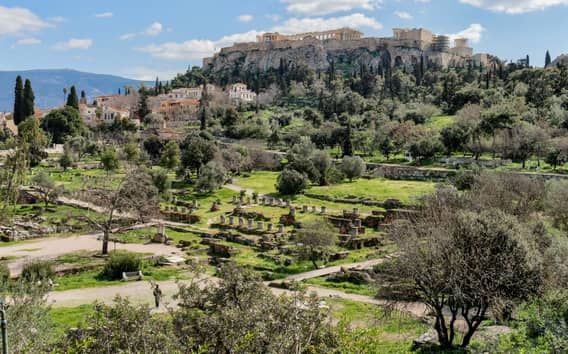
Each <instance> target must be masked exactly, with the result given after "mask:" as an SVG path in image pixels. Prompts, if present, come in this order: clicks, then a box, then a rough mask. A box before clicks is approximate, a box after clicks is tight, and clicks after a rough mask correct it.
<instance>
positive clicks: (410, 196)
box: [309, 178, 435, 203]
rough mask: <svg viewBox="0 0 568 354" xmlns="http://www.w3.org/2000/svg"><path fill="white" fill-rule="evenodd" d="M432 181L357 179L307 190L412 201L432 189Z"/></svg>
mask: <svg viewBox="0 0 568 354" xmlns="http://www.w3.org/2000/svg"><path fill="white" fill-rule="evenodd" d="M434 185H435V184H434V183H432V182H416V181H392V180H387V179H379V178H374V179H359V180H356V181H353V182H351V183H348V182H346V183H342V184H337V185H333V186H326V187H312V188H311V189H310V190H309V192H310V193H315V194H324V195H328V196H331V197H335V198H345V197H350V196H353V197H358V198H369V199H373V200H378V201H383V200H386V199H390V198H394V199H398V200H400V201H402V202H403V203H413V202H415V201H416V199H417V198H418V197H420V196H423V195H425V194H428V193H431V192H433V191H434Z"/></svg>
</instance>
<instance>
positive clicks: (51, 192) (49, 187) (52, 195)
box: [32, 171, 63, 208]
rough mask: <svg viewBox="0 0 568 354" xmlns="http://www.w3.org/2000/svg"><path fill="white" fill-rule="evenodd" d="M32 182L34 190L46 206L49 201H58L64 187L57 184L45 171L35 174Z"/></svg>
mask: <svg viewBox="0 0 568 354" xmlns="http://www.w3.org/2000/svg"><path fill="white" fill-rule="evenodd" d="M32 183H33V185H34V190H35V191H36V192H37V193H38V195H39V198H40V199H41V200H42V201H43V203H44V204H45V207H46V208H47V207H48V205H49V203H52V202H54V201H56V200H57V198H58V197H59V195H60V194H61V193H62V192H63V187H61V186H57V185H56V184H55V182H54V181H53V179H52V178H51V177H49V175H48V174H47V173H45V172H43V171H42V172H40V173H38V174H37V175H35V176H33V178H32Z"/></svg>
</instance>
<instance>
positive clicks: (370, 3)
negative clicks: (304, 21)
mask: <svg viewBox="0 0 568 354" xmlns="http://www.w3.org/2000/svg"><path fill="white" fill-rule="evenodd" d="M281 1H282V2H283V3H284V4H286V10H288V12H292V13H295V14H300V15H305V16H321V15H329V14H332V13H335V12H346V11H351V10H355V9H363V10H374V9H376V8H378V7H379V5H380V4H381V2H382V1H380V0H281Z"/></svg>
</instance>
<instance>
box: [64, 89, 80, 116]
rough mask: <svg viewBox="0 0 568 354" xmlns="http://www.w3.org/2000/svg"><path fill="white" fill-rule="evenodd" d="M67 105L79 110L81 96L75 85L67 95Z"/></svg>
mask: <svg viewBox="0 0 568 354" xmlns="http://www.w3.org/2000/svg"><path fill="white" fill-rule="evenodd" d="M65 105H66V106H69V107H73V108H75V109H76V110H79V96H78V95H77V89H76V88H75V86H71V89H70V91H69V96H67V103H66V104H65Z"/></svg>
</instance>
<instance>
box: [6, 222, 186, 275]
mask: <svg viewBox="0 0 568 354" xmlns="http://www.w3.org/2000/svg"><path fill="white" fill-rule="evenodd" d="M152 225H155V224H153V223H151V224H140V225H137V226H136V227H135V228H146V227H150V226H152ZM100 237H102V234H101V233H93V234H88V235H81V236H71V237H65V238H63V237H60V238H55V237H54V238H48V239H43V240H40V241H35V242H25V243H22V244H17V245H14V246H6V247H0V257H17V258H16V259H14V260H11V261H9V262H8V268H9V269H10V273H11V275H12V276H17V275H19V274H20V273H21V271H22V267H23V265H24V264H26V263H27V262H29V261H31V260H37V259H43V260H49V259H55V258H57V257H59V256H62V255H65V254H68V253H74V252H78V251H98V250H100V249H101V247H102V243H101V241H100V240H99V238H100ZM109 248H110V249H111V250H114V249H116V250H125V251H130V252H138V253H152V254H155V255H170V254H181V251H180V250H179V249H177V248H175V247H173V246H168V245H164V244H154V243H152V244H133V243H129V244H122V243H114V242H111V243H110V245H109Z"/></svg>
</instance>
